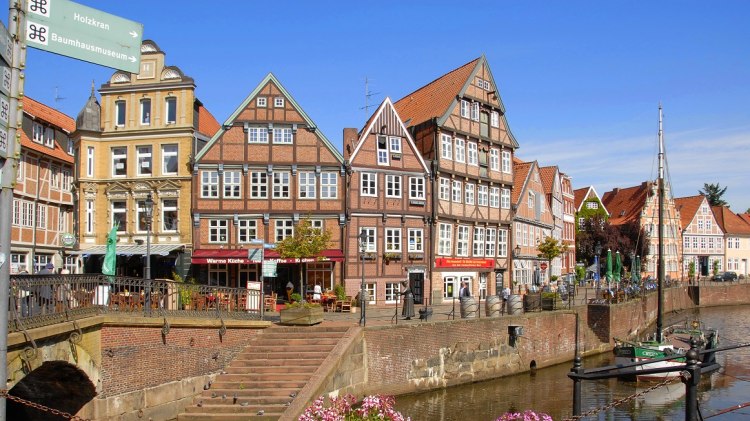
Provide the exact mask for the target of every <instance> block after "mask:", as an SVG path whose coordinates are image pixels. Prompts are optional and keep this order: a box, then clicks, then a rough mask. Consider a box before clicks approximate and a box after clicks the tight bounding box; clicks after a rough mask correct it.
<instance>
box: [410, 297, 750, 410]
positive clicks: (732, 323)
mask: <svg viewBox="0 0 750 421" xmlns="http://www.w3.org/2000/svg"><path fill="white" fill-rule="evenodd" d="M698 316H700V319H701V320H702V321H703V322H705V323H706V324H707V325H709V326H713V327H717V328H718V329H719V333H720V338H721V345H732V344H738V343H743V342H747V341H748V340H749V339H750V325H748V324H747V323H746V321H747V320H749V319H750V307H749V306H742V307H717V308H709V309H701V310H700V313H699V314H698V313H697V311H696V313H691V312H682V313H679V314H672V315H670V317H669V320H668V322H669V323H665V324H670V323H674V322H677V321H679V320H684V319H688V320H690V319H692V318H695V317H698ZM613 360H614V358H613V356H612V354H609V353H607V354H602V355H598V356H594V357H590V358H587V359H585V360H584V367H586V368H592V367H599V366H604V365H609V364H612V363H613ZM717 360H718V361H719V363H720V364H721V366H722V368H721V369H720V370H719V371H717V372H715V373H713V374H712V375H711V376H710V377H708V378H704V379H703V381H702V382H701V385H700V388H699V409H700V411H701V413H702V415H703V416H704V417H705V416H707V415H710V414H712V413H716V412H717V411H719V410H721V409H724V408H728V407H730V406H732V405H737V404H741V403H744V402H746V401H748V396H750V383H749V382H750V348H740V349H736V350H732V351H727V352H722V353H720V354H719V356H718V357H717ZM571 367H572V363H567V364H561V365H558V366H554V367H550V368H545V369H543V370H539V371H537V372H536V374H533V375H532V374H520V375H516V376H512V377H506V378H502V379H497V380H491V381H487V382H481V383H474V384H469V385H462V386H456V387H452V388H449V389H444V390H438V391H434V392H428V393H421V394H416V395H408V396H401V397H399V398H398V399H397V403H396V407H397V409H399V410H400V411H401V412H402V413H403V414H404V415H407V416H409V417H411V419H412V420H414V421H428V420H429V421H433V420H440V421H443V420H444V421H450V420H462V421H467V420H472V421H473V420H494V419H496V418H497V417H499V416H500V415H502V414H503V413H505V412H508V411H523V410H525V409H533V410H535V411H541V412H546V413H548V414H550V415H551V416H552V417H553V418H554V419H555V420H560V419H564V418H567V417H570V416H571V415H572V405H573V404H572V401H573V382H572V381H571V380H570V379H569V378H568V377H567V374H568V372H569V371H570V369H571ZM582 386H583V387H582V389H583V400H582V409H583V411H584V412H586V411H588V410H590V409H593V408H600V407H604V406H606V405H608V404H609V403H611V402H613V401H615V400H617V399H621V398H624V397H628V396H631V395H634V394H636V393H637V392H641V391H643V390H644V389H645V388H647V387H648V386H649V385H648V384H647V385H645V386H644V385H639V384H636V383H633V382H623V381H618V380H614V379H611V380H601V381H595V382H594V381H588V382H583V385H582ZM684 396H685V386H684V385H683V384H682V383H679V382H678V383H676V384H674V385H671V386H669V388H666V387H663V388H659V389H657V390H655V391H652V392H649V393H647V394H644V395H642V396H639V397H637V398H634V399H632V400H630V401H628V402H627V403H625V404H622V405H620V406H618V407H616V408H613V409H609V410H607V411H604V412H600V413H599V414H597V415H595V416H590V417H587V418H586V419H587V420H595V419H596V420H672V419H684V417H685V415H684V413H685V401H684ZM749 412H750V411H748V410H745V411H744V412H743V411H742V410H740V411H738V412H735V413H733V414H729V415H725V416H722V418H721V419H733V418H736V417H738V416H742V415H740V414H743V415H744V416H746V417H750V414H749ZM717 419H718V418H717Z"/></svg>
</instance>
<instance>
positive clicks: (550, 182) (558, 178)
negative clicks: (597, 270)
mask: <svg viewBox="0 0 750 421" xmlns="http://www.w3.org/2000/svg"><path fill="white" fill-rule="evenodd" d="M539 177H540V178H541V180H542V187H543V188H544V195H545V198H546V199H547V205H548V206H549V208H550V210H551V211H552V221H553V228H552V238H554V239H555V240H558V241H562V240H563V229H564V228H565V223H564V220H563V192H562V174H561V173H560V170H559V169H558V168H557V167H556V166H549V167H540V168H539ZM562 259H563V256H560V257H556V258H554V259H552V268H551V271H550V272H551V275H550V276H557V277H558V278H559V277H560V276H561V275H562Z"/></svg>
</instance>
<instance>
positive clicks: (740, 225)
mask: <svg viewBox="0 0 750 421" xmlns="http://www.w3.org/2000/svg"><path fill="white" fill-rule="evenodd" d="M711 210H712V211H713V214H714V217H715V218H716V222H717V223H718V224H719V227H720V228H721V230H722V231H723V232H724V242H725V244H724V262H725V263H726V264H725V266H724V270H728V271H731V272H735V273H737V275H740V276H743V277H745V278H747V276H748V274H750V272H748V271H750V268H749V267H748V260H750V222H746V221H745V220H744V219H742V217H741V216H740V215H737V214H736V213H734V212H732V211H731V210H730V209H729V207H727V206H712V207H711Z"/></svg>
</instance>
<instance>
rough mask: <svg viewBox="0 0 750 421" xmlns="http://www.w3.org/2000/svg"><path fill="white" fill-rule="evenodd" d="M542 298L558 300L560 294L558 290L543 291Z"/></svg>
mask: <svg viewBox="0 0 750 421" xmlns="http://www.w3.org/2000/svg"><path fill="white" fill-rule="evenodd" d="M542 298H548V299H549V298H551V299H554V300H558V299H560V294H558V293H557V292H543V293H542Z"/></svg>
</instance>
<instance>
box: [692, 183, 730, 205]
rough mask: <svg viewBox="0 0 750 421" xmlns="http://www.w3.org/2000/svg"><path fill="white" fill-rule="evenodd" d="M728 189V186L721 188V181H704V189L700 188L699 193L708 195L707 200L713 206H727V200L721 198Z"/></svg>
mask: <svg viewBox="0 0 750 421" xmlns="http://www.w3.org/2000/svg"><path fill="white" fill-rule="evenodd" d="M726 191H727V188H726V187H724V188H721V185H720V184H719V183H716V184H713V183H710V184H709V183H703V190H698V193H699V194H702V195H704V196H706V200H708V204H709V205H711V206H727V202H726V201H725V200H724V199H722V198H721V196H724V193H726Z"/></svg>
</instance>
